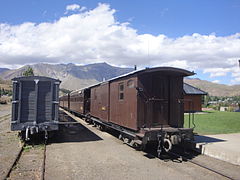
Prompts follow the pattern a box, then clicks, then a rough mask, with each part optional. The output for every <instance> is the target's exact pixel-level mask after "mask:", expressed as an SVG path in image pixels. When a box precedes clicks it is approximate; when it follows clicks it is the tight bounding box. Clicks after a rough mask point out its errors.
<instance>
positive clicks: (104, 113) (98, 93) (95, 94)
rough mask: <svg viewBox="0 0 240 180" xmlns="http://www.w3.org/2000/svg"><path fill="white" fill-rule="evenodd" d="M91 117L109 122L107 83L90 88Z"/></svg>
mask: <svg viewBox="0 0 240 180" xmlns="http://www.w3.org/2000/svg"><path fill="white" fill-rule="evenodd" d="M90 111H91V115H92V116H95V117H97V118H99V119H101V120H103V121H108V120H109V83H108V82H107V83H104V84H100V85H98V86H95V87H93V88H91V107H90Z"/></svg>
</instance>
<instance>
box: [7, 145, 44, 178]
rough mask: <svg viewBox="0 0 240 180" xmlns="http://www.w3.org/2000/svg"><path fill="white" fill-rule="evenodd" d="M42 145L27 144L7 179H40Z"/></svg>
mask: <svg viewBox="0 0 240 180" xmlns="http://www.w3.org/2000/svg"><path fill="white" fill-rule="evenodd" d="M42 164H43V147H42V146H35V147H31V146H27V148H25V150H24V151H23V152H22V155H21V157H20V159H19V161H18V163H17V164H16V166H15V167H14V168H13V170H12V172H11V174H10V177H9V178H8V180H29V179H34V180H40V179H41V176H42Z"/></svg>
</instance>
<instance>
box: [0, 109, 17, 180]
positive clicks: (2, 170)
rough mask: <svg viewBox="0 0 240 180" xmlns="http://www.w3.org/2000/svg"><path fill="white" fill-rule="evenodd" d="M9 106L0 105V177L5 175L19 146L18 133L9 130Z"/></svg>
mask: <svg viewBox="0 0 240 180" xmlns="http://www.w3.org/2000/svg"><path fill="white" fill-rule="evenodd" d="M10 107H11V106H10V105H0V162H1V163H0V179H3V178H4V177H5V176H6V174H7V172H8V169H9V168H10V167H11V165H12V164H13V162H14V160H15V157H16V156H17V154H18V152H19V150H20V148H21V143H20V141H19V138H18V133H17V132H12V131H11V130H10V117H11V116H10V112H11V111H10Z"/></svg>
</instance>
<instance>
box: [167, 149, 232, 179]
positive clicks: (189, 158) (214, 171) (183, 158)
mask: <svg viewBox="0 0 240 180" xmlns="http://www.w3.org/2000/svg"><path fill="white" fill-rule="evenodd" d="M169 154H170V155H171V156H175V157H179V158H180V159H181V161H186V162H189V163H191V164H194V165H196V166H198V167H201V168H203V169H206V170H208V171H211V172H213V173H215V174H218V175H219V176H221V177H224V178H226V179H230V180H237V179H235V178H233V177H230V176H229V175H227V174H224V173H222V172H220V171H218V170H215V169H214V168H211V167H209V166H206V165H205V164H202V163H201V162H198V161H196V160H194V159H192V158H191V157H187V156H184V155H182V154H177V153H169Z"/></svg>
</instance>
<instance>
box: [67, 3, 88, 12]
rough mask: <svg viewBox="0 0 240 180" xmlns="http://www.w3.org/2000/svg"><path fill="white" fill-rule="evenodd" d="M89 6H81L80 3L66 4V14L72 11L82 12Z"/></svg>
mask: <svg viewBox="0 0 240 180" xmlns="http://www.w3.org/2000/svg"><path fill="white" fill-rule="evenodd" d="M86 9H87V8H86V7H84V6H82V7H81V6H80V5H78V4H71V5H68V6H66V11H65V13H64V14H68V13H69V12H70V11H79V12H82V11H84V10H86Z"/></svg>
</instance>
